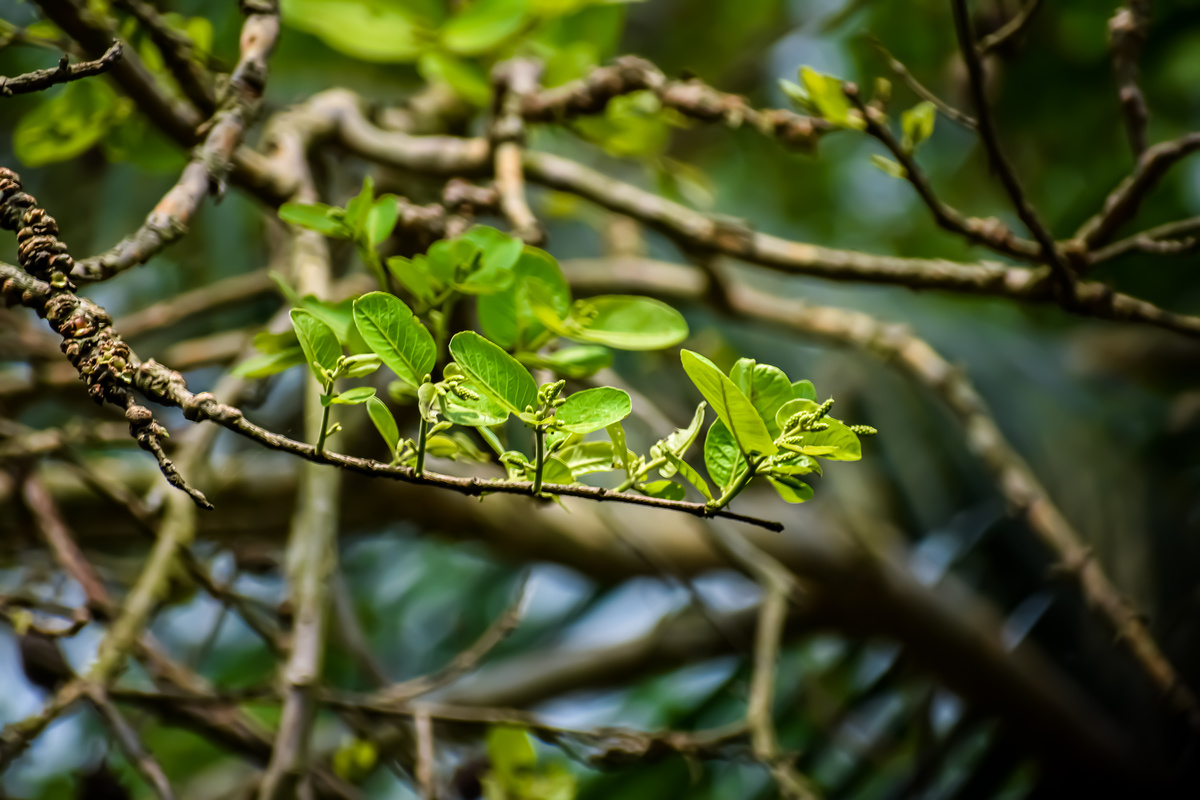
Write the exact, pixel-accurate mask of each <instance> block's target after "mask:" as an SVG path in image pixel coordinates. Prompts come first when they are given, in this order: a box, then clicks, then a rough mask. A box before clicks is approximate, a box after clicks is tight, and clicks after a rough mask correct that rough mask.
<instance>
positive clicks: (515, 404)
mask: <svg viewBox="0 0 1200 800" xmlns="http://www.w3.org/2000/svg"><path fill="white" fill-rule="evenodd" d="M450 355H451V356H453V357H454V361H455V363H456V364H458V366H459V367H460V368H462V371H463V372H464V373H465V374H466V375H467V376H468V377H470V378H471V380H472V381H473V382H474V383H475V384H476V385H478V387H479V390H480V391H481V392H483V393H485V394H486V395H487V396H488V397H490V398H491V399H492V400H494V401H496V402H497V403H499V404H500V405H501V406H503V407H504V408H506V409H507V410H508V411H510V412H511V413H513V414H520V413H522V412H524V411H525V409H526V408H529V407H532V406H534V405H535V404H536V403H537V383H535V382H534V380H533V376H532V375H530V374H529V370H527V369H525V367H523V366H521V363H520V362H519V361H517V360H516V359H515V358H513V357H512V356H510V355H509V354H508V353H506V352H504V350H502V349H501V348H500V347H498V346H497V345H495V344H493V343H492V342H489V341H488V340H487V339H485V338H483V337H482V336H480V335H479V334H477V333H475V332H474V331H461V332H460V333H456V334H455V335H454V338H453V339H451V340H450Z"/></svg>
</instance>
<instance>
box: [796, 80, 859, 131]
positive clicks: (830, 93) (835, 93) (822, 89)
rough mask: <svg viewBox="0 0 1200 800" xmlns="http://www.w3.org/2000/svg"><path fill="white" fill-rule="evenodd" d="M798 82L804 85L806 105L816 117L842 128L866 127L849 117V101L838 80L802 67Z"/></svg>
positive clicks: (856, 118)
mask: <svg viewBox="0 0 1200 800" xmlns="http://www.w3.org/2000/svg"><path fill="white" fill-rule="evenodd" d="M800 82H801V83H802V84H803V85H804V91H805V93H806V94H807V98H808V105H809V107H810V108H811V110H812V111H813V113H815V114H816V115H817V116H820V117H823V118H824V119H826V120H828V121H829V122H832V123H833V124H834V125H838V126H840V127H843V128H853V129H855V130H862V129H863V128H864V127H866V124H865V123H864V122H863V120H862V118H861V117H859V116H857V115H856V114H855V115H851V113H850V110H851V109H850V100H849V99H848V98H847V97H846V93H845V92H844V91H842V82H841V81H840V80H839V79H837V78H835V77H833V76H832V75H823V74H821V73H820V72H817V71H816V70H814V69H812V68H811V67H802V68H801V69H800Z"/></svg>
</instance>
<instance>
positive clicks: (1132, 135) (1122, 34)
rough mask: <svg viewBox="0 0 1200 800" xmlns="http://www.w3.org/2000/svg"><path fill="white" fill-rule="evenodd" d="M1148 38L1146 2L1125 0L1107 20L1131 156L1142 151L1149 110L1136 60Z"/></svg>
mask: <svg viewBox="0 0 1200 800" xmlns="http://www.w3.org/2000/svg"><path fill="white" fill-rule="evenodd" d="M1149 37H1150V0H1129V2H1128V3H1127V4H1126V5H1124V6H1122V7H1121V8H1118V9H1117V11H1116V13H1114V14H1113V16H1112V19H1110V20H1109V21H1108V42H1109V46H1110V47H1111V48H1112V61H1113V73H1114V74H1115V76H1116V79H1117V97H1118V98H1120V101H1121V111H1122V116H1123V117H1124V120H1125V133H1126V134H1127V135H1128V137H1129V147H1130V149H1132V150H1133V157H1134V158H1137V159H1140V158H1141V157H1142V154H1143V153H1145V152H1146V125H1147V123H1148V122H1149V120H1150V110H1149V109H1148V108H1147V106H1146V96H1145V95H1144V94H1142V88H1141V86H1139V85H1138V59H1139V58H1141V55H1142V50H1143V49H1144V48H1145V47H1146V40H1147V39H1148V38H1149Z"/></svg>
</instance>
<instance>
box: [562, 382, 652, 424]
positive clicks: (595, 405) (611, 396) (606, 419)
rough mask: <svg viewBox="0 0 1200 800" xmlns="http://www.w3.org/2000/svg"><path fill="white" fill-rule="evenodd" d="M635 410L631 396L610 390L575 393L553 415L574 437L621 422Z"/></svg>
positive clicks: (619, 390)
mask: <svg viewBox="0 0 1200 800" xmlns="http://www.w3.org/2000/svg"><path fill="white" fill-rule="evenodd" d="M632 410H633V406H632V403H631V402H630V399H629V395H628V394H627V393H626V392H624V391H623V390H621V389H614V388H613V387H611V386H597V387H596V388H594V389H586V390H584V391H582V392H575V393H574V394H572V395H570V396H569V397H567V399H566V402H564V403H563V404H562V405H561V406H559V408H558V409H557V410H556V411H555V412H554V418H555V419H556V420H557V421H558V423H559V425H561V426H562V427H563V428H564V429H565V430H568V431H571V432H572V433H591V432H592V431H598V430H600V429H601V428H603V427H606V426H608V425H611V424H612V423H614V422H620V421H621V420H623V419H625V417H627V416H629V412H630V411H632Z"/></svg>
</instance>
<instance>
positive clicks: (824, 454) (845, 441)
mask: <svg viewBox="0 0 1200 800" xmlns="http://www.w3.org/2000/svg"><path fill="white" fill-rule="evenodd" d="M817 408H819V405H818V404H817V403H815V402H813V401H812V400H800V399H797V400H792V401H790V402H788V403H786V404H784V406H783V407H782V408H780V409H779V412H778V414H777V415H776V417H775V419H776V421H777V422H778V423H779V426H780V427H781V428H782V427H783V426H784V425H785V424H786V423H787V421H788V420H789V419H790V418H791V417H792V416H793V415H795V414H798V413H800V412H813V411H816V410H817ZM821 421H822V422H825V423H828V425H829V427H828V428H827V429H825V430H823V431H808V432H805V433H803V434H800V436H801V443H800V444H799V445H787V446H786V447H787V449H789V450H793V451H794V452H799V453H804V454H806V455H810V456H820V457H821V458H827V459H829V460H830V461H858V460H859V459H860V458H862V443H861V442H859V440H858V434H856V433H854V431H852V430H850V428H849V427H848V426H847V425H846V424H845V423H843V422H841V421H839V420H836V419H834V418H833V417H829V416H827V417H825V418H824V419H823V420H821Z"/></svg>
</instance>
